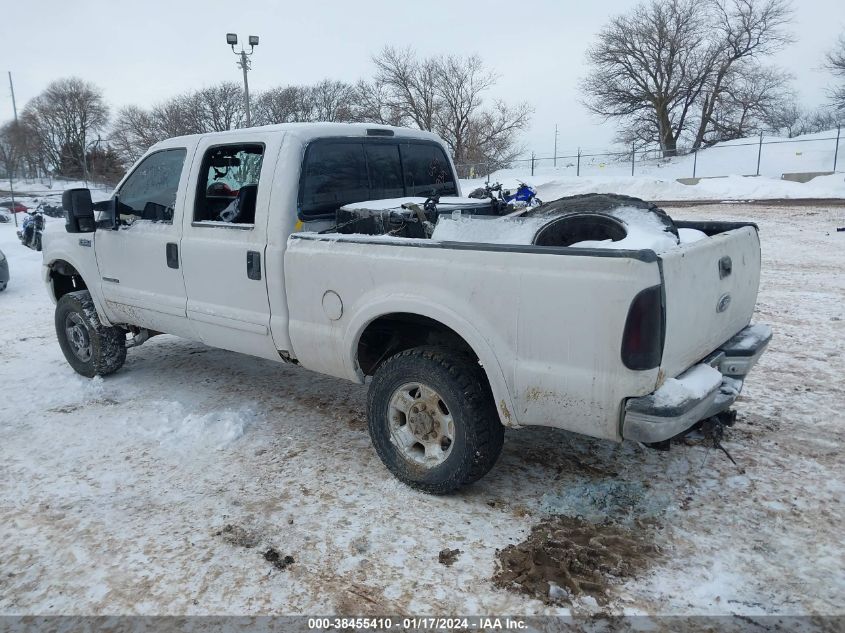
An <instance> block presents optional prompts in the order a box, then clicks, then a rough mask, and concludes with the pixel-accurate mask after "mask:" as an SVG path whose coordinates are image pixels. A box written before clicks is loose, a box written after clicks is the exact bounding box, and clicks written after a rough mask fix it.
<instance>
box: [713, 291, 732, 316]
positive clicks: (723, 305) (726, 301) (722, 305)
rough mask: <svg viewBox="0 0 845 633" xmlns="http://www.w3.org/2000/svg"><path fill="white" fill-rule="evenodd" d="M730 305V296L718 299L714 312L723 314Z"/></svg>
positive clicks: (726, 295) (726, 294)
mask: <svg viewBox="0 0 845 633" xmlns="http://www.w3.org/2000/svg"><path fill="white" fill-rule="evenodd" d="M729 305H731V295H730V294H728V293H725V294H723V295H722V296H721V297H719V303H717V304H716V312H724V311H725V310H727V309H728V306H729Z"/></svg>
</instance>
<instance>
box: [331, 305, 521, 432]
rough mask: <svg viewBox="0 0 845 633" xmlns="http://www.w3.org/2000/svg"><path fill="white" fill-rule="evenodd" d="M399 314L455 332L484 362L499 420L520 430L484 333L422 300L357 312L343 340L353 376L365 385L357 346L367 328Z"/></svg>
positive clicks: (374, 306) (456, 315) (442, 308)
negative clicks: (431, 321)
mask: <svg viewBox="0 0 845 633" xmlns="http://www.w3.org/2000/svg"><path fill="white" fill-rule="evenodd" d="M396 313H408V314H416V315H419V316H423V317H427V318H429V319H432V320H434V321H437V322H438V323H441V324H443V325H445V326H446V327H448V328H450V329H452V330H453V331H454V332H455V333H457V334H458V336H460V337H462V338H463V339H464V340H465V341H466V343H467V344H468V345H469V346H470V347H471V348H472V350H473V351H474V352H475V353H476V355H477V356H478V360H479V361H481V365H482V368H483V369H484V373H485V374H486V375H487V380H488V381H489V382H490V389H491V391H492V392H493V398H494V401H495V403H496V411H497V412H498V414H499V420H500V421H501V423H502V424H503V425H504V426H507V427H518V426H519V424H518V423H517V420H516V418H515V416H514V414H513V412H515V411H516V408H515V407H514V404H513V400H512V398H511V393H510V390H509V389H508V384H507V381H506V380H505V375H504V372H503V371H502V367H501V365H500V364H499V361H498V358H497V357H496V354H495V352H494V351H493V348H492V347H491V346H490V344H489V343H488V342H487V340H486V339H485V338H484V337H483V336H482V335H481V333H480V332H479V331H478V330H477V329H476V328H475V326H473V325H472V324H471V323H470V322H469V321H467V320H466V319H464V318H463V317H461V316H459V315H458V314H457V313H455V312H453V311H452V310H450V309H448V308H446V307H444V306H441V305H436V304H433V303H431V301H430V300H427V299H425V298H423V297H416V296H413V295H403V296H397V295H391V296H390V297H385V298H384V299H381V300H378V301H375V302H372V303H369V302H368V303H366V304H365V307H363V308H362V309H361V310H358V311H357V312H356V313H355V314H354V315H352V316H351V318H350V320H349V326H348V328H347V330H346V334H345V335H344V337H343V349H344V350H345V353H346V356H345V357H344V364H345V365H346V368H347V371H348V372H349V374H350V375H357V376H358V379H359V380H360V381H361V382H363V378H364V376H363V374H362V372H361V369H360V367H359V366H358V359H357V356H358V343H359V341H360V340H361V336H362V335H363V333H364V330H366V328H367V326H368V325H369V324H370V323H372V322H373V321H375V320H376V319H378V318H380V317H384V316H389V315H391V314H396Z"/></svg>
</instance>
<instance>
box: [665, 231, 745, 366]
mask: <svg viewBox="0 0 845 633" xmlns="http://www.w3.org/2000/svg"><path fill="white" fill-rule="evenodd" d="M662 266H663V278H664V285H665V292H666V341H665V345H664V348H663V362H662V365H661V367H662V369H663V371H664V373H665V375H666V376H668V377H674V376H676V375H678V374H679V373H680V372H682V371H684V370H685V369H687V368H688V367H690V366H691V365H693V364H694V363H696V362H697V361H699V360H701V359H702V358H704V357H705V356H707V355H708V354H709V353H710V352H712V351H713V350H715V349H716V348H718V347H719V345H721V344H722V343H724V342H725V341H727V340H728V339H729V338H731V336H733V335H734V334H736V333H737V332H738V331H739V330H741V329H742V328H743V327H745V326H746V325H748V323H749V322H750V321H751V315H752V313H753V312H754V306H755V304H756V303H757V289H758V286H759V284H760V240H759V238H758V236H757V231H756V229H754V227H751V226H746V227H742V228H739V229H734V230H731V231H727V232H724V233H719V234H717V235H714V236H713V237H710V238H709V239H702V240H699V241H697V242H693V243H691V244H686V245H684V246H681V247H679V248H675V249H672V250H669V251H667V252H666V253H665V254H664V255H663V256H662Z"/></svg>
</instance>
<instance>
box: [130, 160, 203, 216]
mask: <svg viewBox="0 0 845 633" xmlns="http://www.w3.org/2000/svg"><path fill="white" fill-rule="evenodd" d="M186 154H187V151H186V150H185V149H183V148H177V149H166V150H162V151H160V152H156V153H155V154H150V155H149V156H147V157H146V158H145V159H144V160H143V161H142V162H141V164H140V165H138V167H136V168H135V171H133V172H132V173H131V174H130V175H129V178H127V179H126V182H124V183H123V186H122V187H121V188H120V191H118V192H117V195H118V200H119V202H120V210H119V213H120V215H121V216H123V217H124V219H126V218H125V216H132V218H134V219H141V220H153V221H156V222H166V223H168V224H170V223H172V222H173V207H174V206H175V205H176V193H177V191H178V189H179V178H180V177H181V176H182V166H183V165H184V164H185V156H186Z"/></svg>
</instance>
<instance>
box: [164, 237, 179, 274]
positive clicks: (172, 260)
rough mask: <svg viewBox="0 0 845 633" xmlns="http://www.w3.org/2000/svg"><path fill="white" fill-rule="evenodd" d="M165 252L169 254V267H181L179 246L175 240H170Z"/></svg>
mask: <svg viewBox="0 0 845 633" xmlns="http://www.w3.org/2000/svg"><path fill="white" fill-rule="evenodd" d="M164 252H165V255H166V256H167V267H168V268H179V246H178V245H177V244H174V243H173V242H168V243H167V246H165V248H164Z"/></svg>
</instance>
